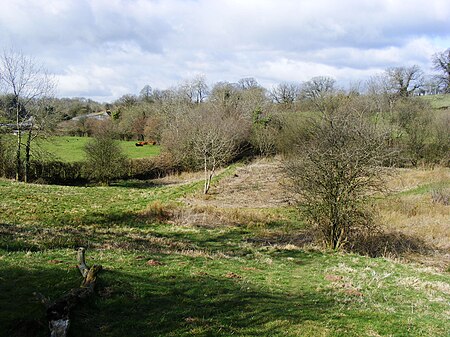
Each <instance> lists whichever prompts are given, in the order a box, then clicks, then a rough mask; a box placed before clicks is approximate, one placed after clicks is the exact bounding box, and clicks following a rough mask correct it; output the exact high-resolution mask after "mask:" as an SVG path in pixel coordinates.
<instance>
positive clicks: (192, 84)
mask: <svg viewBox="0 0 450 337" xmlns="http://www.w3.org/2000/svg"><path fill="white" fill-rule="evenodd" d="M180 91H181V92H182V93H183V94H184V96H185V97H186V98H187V99H188V100H189V101H190V102H194V103H197V104H199V103H202V102H203V101H204V100H205V98H206V97H207V95H208V85H207V84H206V80H205V77H204V76H202V75H197V76H195V77H194V78H193V79H190V80H186V81H185V82H184V83H183V84H182V85H181V86H180Z"/></svg>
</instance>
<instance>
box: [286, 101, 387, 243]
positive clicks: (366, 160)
mask: <svg viewBox="0 0 450 337" xmlns="http://www.w3.org/2000/svg"><path fill="white" fill-rule="evenodd" d="M296 143H297V145H296V146H295V149H294V151H293V153H292V155H291V157H290V159H289V161H288V163H287V166H286V167H287V172H288V174H289V176H290V178H291V181H292V188H293V190H294V192H296V193H297V195H298V196H299V199H298V201H299V206H300V208H301V210H302V211H303V212H304V214H305V215H306V217H307V219H308V220H309V221H310V222H311V223H312V224H314V225H315V226H316V227H317V229H318V231H319V233H320V236H321V238H322V239H323V242H324V244H325V246H326V247H329V248H332V249H339V248H341V247H343V246H344V245H345V244H346V242H347V241H348V240H350V239H351V237H352V236H354V235H353V234H354V233H356V232H358V231H359V230H361V229H362V228H367V227H369V226H371V224H372V221H371V220H372V217H371V212H370V211H369V210H368V208H367V207H366V201H367V197H368V195H369V194H370V192H371V191H375V190H379V189H381V187H382V185H383V184H382V173H383V169H382V168H381V167H380V164H381V161H382V160H383V158H384V156H385V151H384V136H383V135H382V134H380V133H379V132H378V131H377V130H376V129H375V127H374V126H373V125H371V124H370V123H369V122H368V121H367V120H366V119H365V118H364V117H363V115H362V114H358V113H357V112H355V111H353V109H351V108H350V107H348V106H347V105H345V106H344V107H342V108H340V109H338V110H334V111H332V112H327V113H324V114H323V115H322V116H321V117H320V118H317V119H315V120H310V121H309V125H308V128H306V129H304V130H303V133H302V137H301V139H298V140H297V142H296Z"/></svg>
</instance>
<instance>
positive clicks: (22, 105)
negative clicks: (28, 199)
mask: <svg viewBox="0 0 450 337" xmlns="http://www.w3.org/2000/svg"><path fill="white" fill-rule="evenodd" d="M0 87H1V88H2V90H3V92H4V93H5V94H9V95H12V96H13V98H14V100H13V101H14V105H13V107H12V109H13V115H14V118H15V121H14V122H15V128H16V132H17V147H16V180H19V179H20V174H21V171H22V133H23V130H24V129H25V128H27V129H28V130H29V132H28V138H27V143H26V151H27V157H26V162H25V167H26V170H25V180H26V179H27V168H28V166H29V159H30V157H29V154H30V146H31V141H32V140H33V139H34V138H35V137H34V136H35V135H36V132H35V131H37V130H40V129H41V127H43V126H44V123H43V122H44V121H45V118H44V119H38V115H40V114H41V115H42V114H44V115H45V114H46V113H49V112H50V110H48V106H47V103H46V99H47V98H49V97H52V96H53V94H54V90H55V81H54V79H53V78H52V77H51V76H50V75H49V74H48V73H47V71H46V70H45V69H44V68H43V66H42V65H39V64H37V63H36V62H35V61H34V60H33V59H32V58H31V57H27V56H25V55H24V54H22V53H20V52H16V51H13V50H8V51H6V50H5V51H4V52H3V54H2V55H1V59H0ZM38 120H40V123H39V124H38V123H37V121H38ZM33 132H35V133H34V135H33Z"/></svg>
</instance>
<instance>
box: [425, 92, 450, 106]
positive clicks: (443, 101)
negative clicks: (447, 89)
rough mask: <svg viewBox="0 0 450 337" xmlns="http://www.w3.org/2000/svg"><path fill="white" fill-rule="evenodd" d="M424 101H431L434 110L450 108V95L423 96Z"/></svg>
mask: <svg viewBox="0 0 450 337" xmlns="http://www.w3.org/2000/svg"><path fill="white" fill-rule="evenodd" d="M421 97H422V99H424V100H426V101H429V102H430V103H431V106H432V107H433V108H434V109H442V108H448V107H450V94H447V95H427V96H421Z"/></svg>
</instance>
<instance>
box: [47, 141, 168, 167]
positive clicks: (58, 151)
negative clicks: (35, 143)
mask: <svg viewBox="0 0 450 337" xmlns="http://www.w3.org/2000/svg"><path fill="white" fill-rule="evenodd" d="M89 140H90V138H89V137H68V136H60V137H51V138H49V139H48V140H45V141H44V140H43V141H41V142H40V146H41V147H42V148H43V149H44V150H45V151H47V152H49V153H51V154H52V155H54V156H55V157H56V158H58V159H59V160H62V161H65V162H76V161H82V160H84V158H85V154H84V150H83V149H84V146H85V145H86V143H87V142H88V141H89ZM135 143H136V141H121V142H120V145H121V147H122V149H123V151H124V153H125V154H126V155H127V156H128V158H131V159H134V158H145V157H151V156H155V155H158V154H159V153H160V147H159V146H157V145H146V146H136V145H135Z"/></svg>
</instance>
